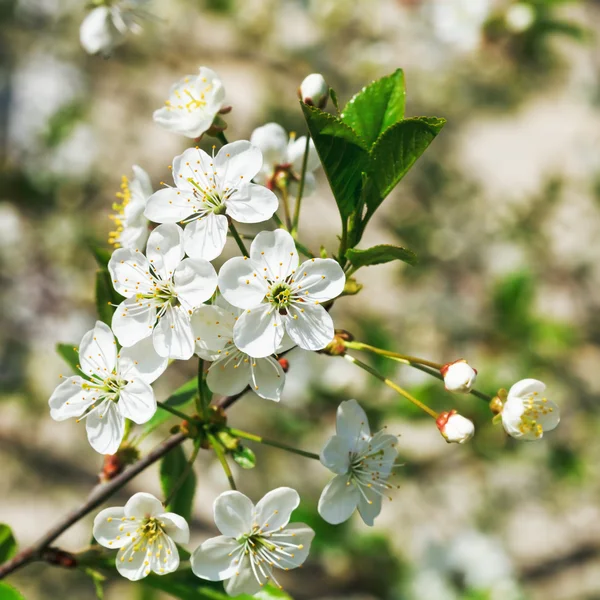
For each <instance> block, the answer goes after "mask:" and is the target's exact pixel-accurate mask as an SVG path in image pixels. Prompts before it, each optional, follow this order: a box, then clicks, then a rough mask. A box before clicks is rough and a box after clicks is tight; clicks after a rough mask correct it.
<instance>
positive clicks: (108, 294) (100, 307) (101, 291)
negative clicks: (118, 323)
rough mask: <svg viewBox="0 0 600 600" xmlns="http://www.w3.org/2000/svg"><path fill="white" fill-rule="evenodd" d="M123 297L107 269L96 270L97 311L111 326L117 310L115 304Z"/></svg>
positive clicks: (101, 318) (99, 316)
mask: <svg viewBox="0 0 600 600" xmlns="http://www.w3.org/2000/svg"><path fill="white" fill-rule="evenodd" d="M122 300H123V298H121V296H119V294H117V292H116V291H115V289H114V288H113V285H112V281H111V278H110V273H109V272H108V271H107V270H106V269H98V270H97V271H96V311H97V312H98V318H99V319H100V320H101V321H103V322H104V323H106V324H107V325H108V326H109V327H110V325H111V323H112V316H113V313H114V312H115V308H116V307H115V306H114V305H115V304H120V303H121V301H122Z"/></svg>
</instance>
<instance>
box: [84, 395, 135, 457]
mask: <svg viewBox="0 0 600 600" xmlns="http://www.w3.org/2000/svg"><path fill="white" fill-rule="evenodd" d="M85 428H86V430H87V436H88V440H89V442H90V446H91V447H92V448H93V449H94V450H95V451H96V452H98V453H100V454H116V452H117V450H118V449H119V446H120V445H121V441H122V440H123V435H124V434H125V419H124V418H123V417H122V416H121V413H120V412H119V411H118V410H117V406H116V404H115V403H114V402H111V401H110V400H106V401H104V402H103V404H102V405H101V406H99V407H98V408H97V409H96V410H94V411H92V412H90V414H89V415H88V416H87V417H86V420H85Z"/></svg>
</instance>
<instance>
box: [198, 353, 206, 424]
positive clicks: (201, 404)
mask: <svg viewBox="0 0 600 600" xmlns="http://www.w3.org/2000/svg"><path fill="white" fill-rule="evenodd" d="M204 389H205V388H204V361H203V360H202V359H201V358H199V359H198V396H197V397H196V399H195V400H196V412H197V413H198V414H199V415H202V416H203V417H204V418H206V416H207V413H206V410H207V408H208V404H209V403H208V402H207V401H206V400H207V399H206V396H205V394H204Z"/></svg>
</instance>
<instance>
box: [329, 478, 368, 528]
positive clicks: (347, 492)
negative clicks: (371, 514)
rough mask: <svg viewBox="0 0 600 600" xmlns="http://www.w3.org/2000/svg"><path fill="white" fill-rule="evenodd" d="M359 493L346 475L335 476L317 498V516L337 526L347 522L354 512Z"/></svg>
mask: <svg viewBox="0 0 600 600" xmlns="http://www.w3.org/2000/svg"><path fill="white" fill-rule="evenodd" d="M359 499H360V492H359V491H358V489H357V487H356V486H355V485H352V484H351V483H350V482H349V477H348V476H347V475H336V476H335V477H334V478H333V479H332V480H331V481H330V482H329V483H328V484H327V485H326V486H325V489H324V490H323V493H322V494H321V497H320V498H319V514H320V515H321V517H322V518H323V519H325V521H327V522H328V523H331V524H332V525H338V524H339V523H343V522H344V521H347V520H348V519H349V518H350V517H351V515H352V513H353V512H354V511H355V510H356V507H357V505H358V501H359Z"/></svg>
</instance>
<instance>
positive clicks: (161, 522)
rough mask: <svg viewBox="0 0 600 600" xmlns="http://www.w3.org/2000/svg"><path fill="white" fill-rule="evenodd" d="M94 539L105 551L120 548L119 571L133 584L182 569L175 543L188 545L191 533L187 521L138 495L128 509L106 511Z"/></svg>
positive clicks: (98, 518)
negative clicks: (149, 576)
mask: <svg viewBox="0 0 600 600" xmlns="http://www.w3.org/2000/svg"><path fill="white" fill-rule="evenodd" d="M93 531H94V537H95V538H96V540H97V541H98V543H99V544H101V545H102V546H104V547H105V548H114V549H118V550H119V552H118V553H117V560H116V566H117V571H119V573H120V574H121V575H122V576H123V577H126V578H127V579H130V580H131V581H138V580H140V579H143V578H144V577H146V576H147V575H149V574H150V572H151V571H152V572H154V573H156V574H157V575H166V574H167V573H172V572H173V571H176V570H177V567H179V551H178V550H177V546H176V545H175V544H187V543H188V542H189V540H190V530H189V527H188V524H187V522H186V520H185V519H184V518H183V517H181V516H179V515H177V514H175V513H172V512H165V509H164V507H163V505H162V504H161V503H160V501H159V500H157V499H156V498H155V497H154V496H152V495H151V494H145V493H143V492H139V493H137V494H134V495H133V496H132V497H131V498H130V499H129V500H128V501H127V504H125V506H124V507H120V506H119V507H113V508H106V509H104V510H103V511H101V512H100V513H98V515H97V516H96V518H95V519H94V530H93Z"/></svg>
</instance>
